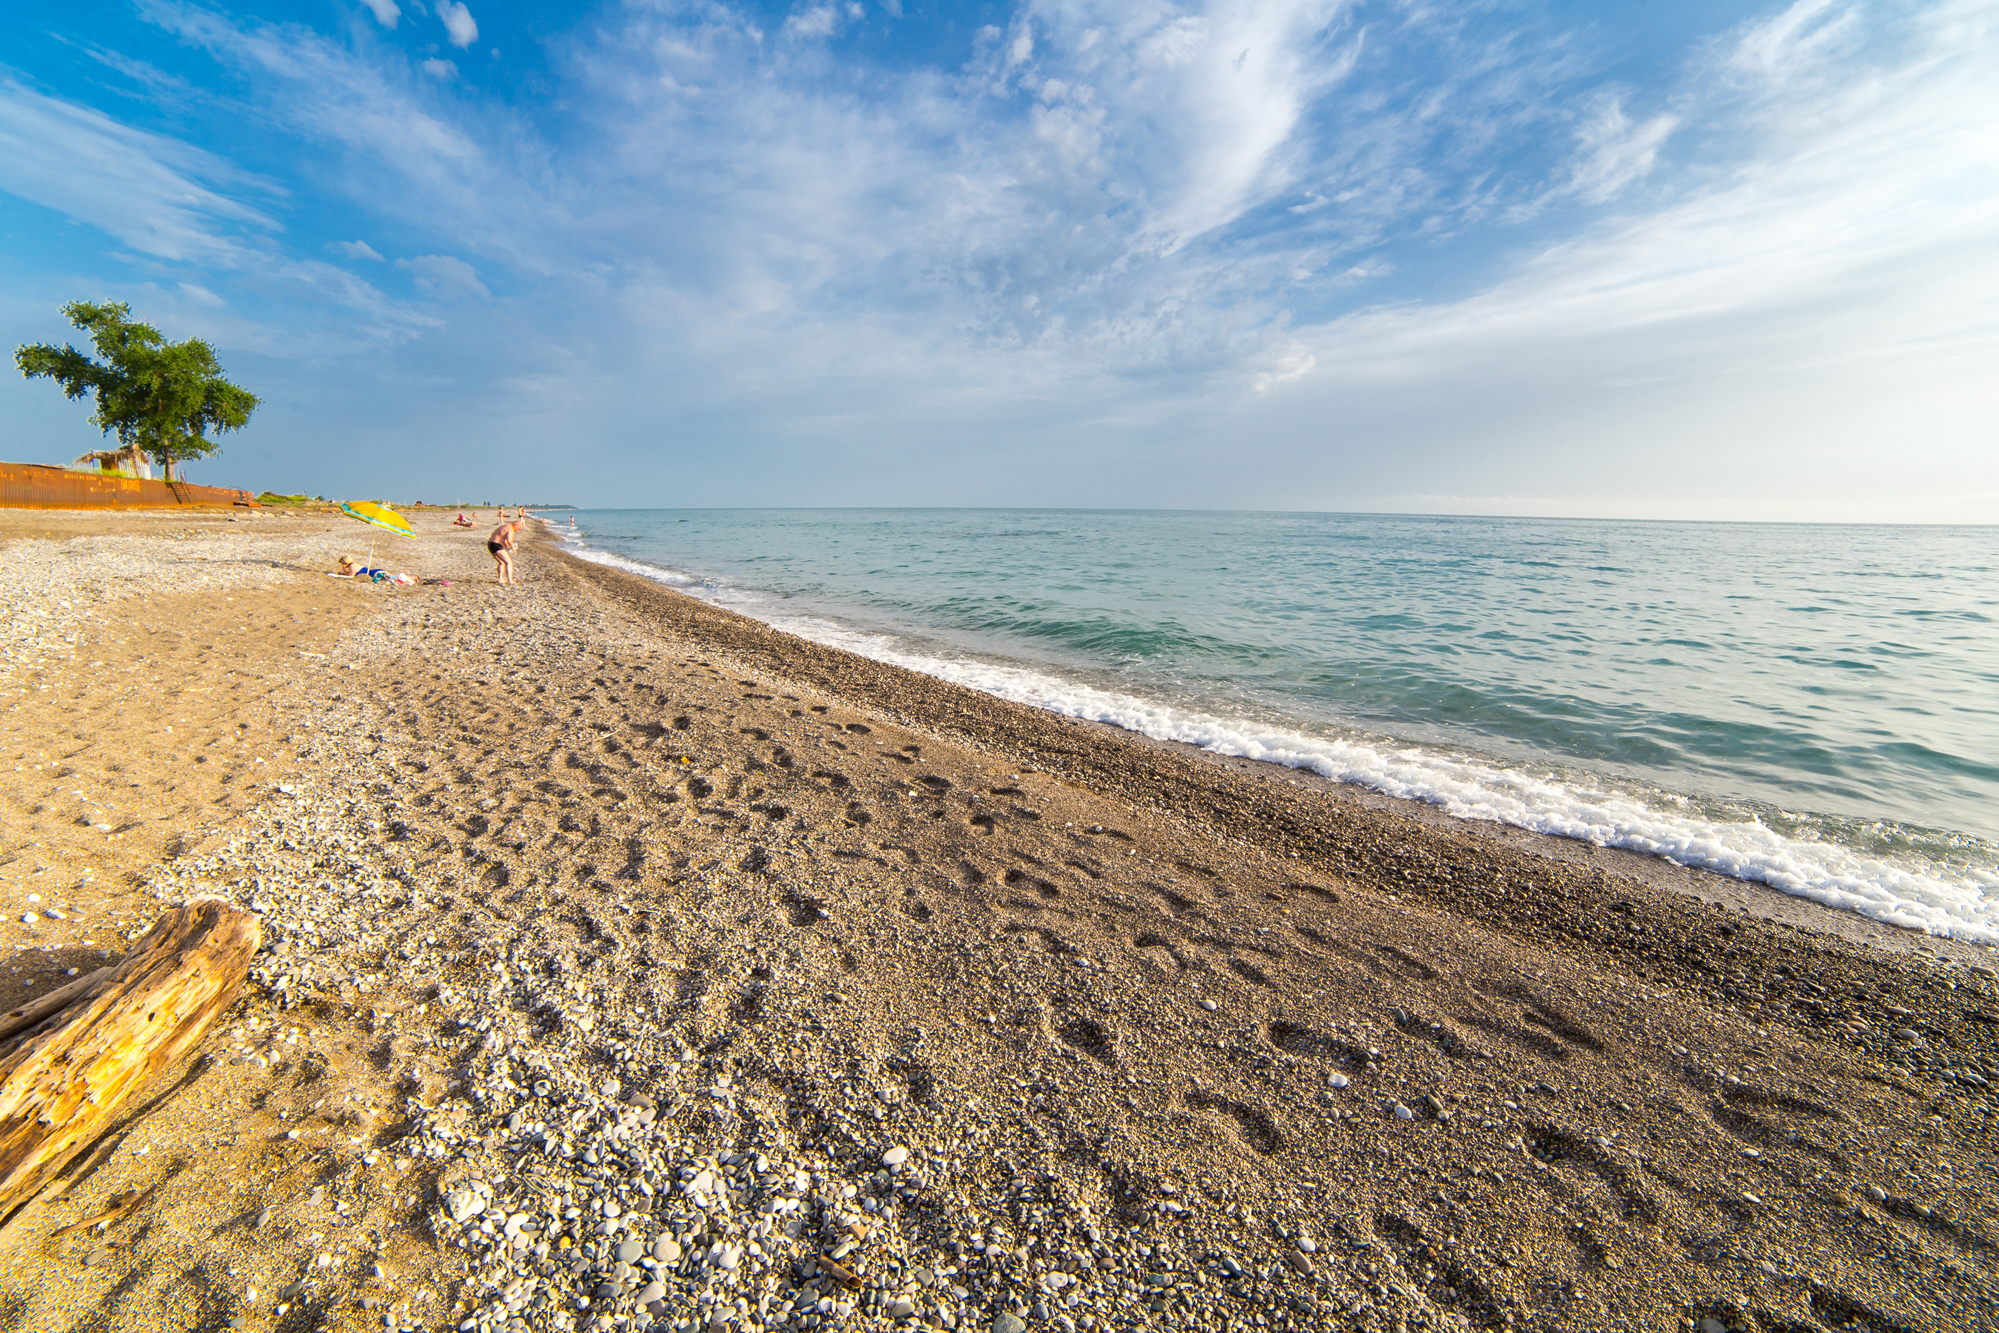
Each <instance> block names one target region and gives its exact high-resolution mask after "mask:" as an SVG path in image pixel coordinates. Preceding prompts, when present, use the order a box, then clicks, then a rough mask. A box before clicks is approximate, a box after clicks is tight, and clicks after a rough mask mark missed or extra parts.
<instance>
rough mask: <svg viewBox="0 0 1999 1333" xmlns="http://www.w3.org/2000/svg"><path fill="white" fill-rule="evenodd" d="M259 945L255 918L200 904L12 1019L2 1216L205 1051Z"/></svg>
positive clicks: (6, 1027) (2, 1024) (3, 1067)
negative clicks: (190, 1056) (178, 1065)
mask: <svg viewBox="0 0 1999 1333" xmlns="http://www.w3.org/2000/svg"><path fill="white" fill-rule="evenodd" d="M258 939H259V932H258V927H257V918H256V917H254V916H252V915H250V914H249V913H248V912H244V911H240V910H238V909H236V908H234V907H231V906H229V905H228V904H227V903H224V902H219V901H216V900H214V899H209V900H207V901H203V902H194V903H189V904H187V905H186V906H184V907H177V908H175V909H174V910H172V911H170V912H168V913H166V914H165V915H164V916H162V917H161V918H160V919H159V920H158V921H156V922H154V923H153V928H152V929H151V930H149V931H147V932H146V933H145V935H144V936H143V937H142V938H140V939H139V940H138V942H137V943H135V944H134V945H133V946H132V949H131V951H130V952H129V953H127V954H126V955H125V958H124V961H123V962H121V963H118V964H117V965H116V966H115V967H111V968H107V969H105V970H103V971H100V972H96V973H93V974H92V975H90V976H88V977H83V978H80V979H78V980H77V981H75V982H72V983H71V984H69V985H68V986H65V987H63V988H62V989H61V990H59V991H57V992H55V993H53V994H51V995H46V996H43V997H42V998H41V999H40V1000H38V1001H34V1002H31V1003H29V1004H26V1005H23V1006H21V1007H20V1008H19V1009H16V1010H14V1011H13V1012H11V1013H9V1014H7V1015H5V1016H4V1017H0V1212H5V1211H6V1210H8V1209H11V1208H13V1207H14V1205H16V1204H18V1203H21V1202H22V1201H24V1200H26V1199H28V1198H29V1197H31V1196H32V1195H33V1194H34V1193H35V1192H36V1191H38V1190H40V1189H41V1188H42V1187H43V1186H44V1185H46V1184H47V1183H48V1182H49V1181H50V1180H52V1179H53V1178H54V1177H55V1176H56V1175H58V1174H59V1173H60V1172H61V1171H62V1169H63V1167H64V1166H66V1165H67V1164H68V1163H69V1161H70V1159H71V1158H73V1157H74V1156H76V1154H77V1153H79V1152H81V1151H82V1150H84V1149H85V1148H88V1147H89V1146H90V1145H91V1144H92V1143H93V1142H95V1141H96V1140H97V1138H98V1137H99V1136H100V1135H101V1134H103V1133H104V1131H105V1130H106V1129H108V1128H109V1127H110V1126H111V1125H112V1123H113V1122H114V1121H115V1120H116V1118H117V1116H118V1113H119V1111H120V1110H121V1109H122V1108H123V1107H124V1106H125V1105H126V1103H127V1102H129V1101H130V1100H131V1099H132V1097H133V1095H134V1094H135V1093H137V1092H139V1091H140V1090H141V1089H143V1088H144V1087H145V1086H146V1085H147V1084H148V1083H150V1082H151V1081H152V1080H153V1079H154V1078H155V1077H156V1076H157V1075H158V1074H159V1073H160V1072H161V1071H162V1070H164V1069H165V1068H167V1067H168V1066H169V1065H171V1064H173V1063H174V1062H175V1061H177V1060H178V1059H180V1057H181V1056H182V1055H184V1054H186V1053H187V1052H188V1051H189V1050H191V1049H192V1048H193V1047H194V1045H195V1044H196V1043H197V1042H199V1041H200V1040H201V1037H202V1034H203V1033H205V1032H206V1031H207V1030H208V1025H209V1024H210V1023H212V1022H214V1021H215V1019H216V1017H217V1016H218V1015H220V1014H221V1013H222V1012H223V1011H225V1010H226V1009H228V1007H229V1006H230V1004H231V1003H233V1002H234V1001H235V998H236V993H237V992H238V991H239V990H240V989H241V988H242V985H243V978H244V975H245V974H246V973H247V972H248V971H249V967H250V959H251V957H252V956H253V955H254V954H255V953H256V952H257V943H258ZM58 997H61V1000H62V1004H61V1007H56V1003H55V1002H56V1001H57V999H58Z"/></svg>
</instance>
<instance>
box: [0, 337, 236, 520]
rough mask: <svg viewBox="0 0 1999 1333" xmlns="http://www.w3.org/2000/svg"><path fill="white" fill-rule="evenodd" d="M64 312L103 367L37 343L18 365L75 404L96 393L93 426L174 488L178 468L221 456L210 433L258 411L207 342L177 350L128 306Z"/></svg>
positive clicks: (21, 352)
mask: <svg viewBox="0 0 1999 1333" xmlns="http://www.w3.org/2000/svg"><path fill="white" fill-rule="evenodd" d="M62 312H63V314H65V315H67V316H69V321H70V323H72V324H74V325H76V327H78V328H79V329H83V330H85V331H86V332H88V333H89V334H90V340H91V342H92V343H93V344H95V346H96V348H97V355H98V356H99V357H101V358H102V359H101V360H92V359H91V358H90V357H88V356H86V355H85V354H83V353H82V352H79V351H77V350H76V349H75V348H74V347H69V346H63V347H57V346H55V345H54V344H52V343H36V344H34V345H33V346H29V347H22V348H18V349H17V350H16V351H15V353H14V363H15V364H16V365H18V366H20V368H21V373H22V374H23V375H26V376H27V377H28V378H29V379H35V378H37V377H39V376H43V375H46V376H48V377H49V378H50V379H52V380H54V381H56V383H58V384H60V385H62V389H63V393H64V394H66V395H67V396H69V397H71V398H81V397H83V396H84V395H86V394H89V393H95V394H96V395H97V411H96V412H95V413H93V414H92V415H91V418H90V421H91V424H92V425H94V426H96V427H98V428H99V429H101V430H102V431H104V433H105V434H107V435H109V434H112V433H114V432H115V433H116V434H117V436H118V442H119V443H120V444H123V445H125V446H127V447H136V448H137V449H138V450H139V451H140V452H141V453H142V454H144V455H145V456H147V457H149V458H155V459H158V460H159V462H160V463H161V464H162V466H164V467H165V468H166V474H167V480H168V481H172V480H173V475H174V463H175V461H176V460H179V459H186V458H203V457H206V456H207V455H209V454H212V453H214V452H215V450H216V448H217V447H218V442H217V441H215V440H212V439H210V438H209V434H210V432H214V433H215V434H218V435H219V434H221V433H222V432H223V431H231V430H240V429H242V427H243V424H244V423H245V422H247V421H248V420H249V419H250V413H252V412H254V411H256V409H257V406H258V403H259V401H260V400H259V399H258V397H257V395H256V394H254V393H251V392H250V391H249V390H248V389H244V388H242V387H240V386H238V385H235V384H231V383H230V382H229V381H228V380H225V379H223V378H222V367H221V366H220V365H219V364H218V363H217V362H216V360H215V349H214V348H212V347H210V346H209V345H208V344H207V343H205V342H203V341H202V340H201V339H199V338H189V339H188V340H187V341H186V342H177V343H170V342H168V341H167V340H166V339H165V338H164V337H162V336H161V335H160V331H159V330H158V329H156V328H154V327H153V326H152V325H150V324H141V323H140V322H139V321H137V320H135V319H132V318H131V317H130V316H131V313H132V308H131V307H130V306H128V305H126V304H125V303H124V302H122V301H112V302H108V303H106V304H103V305H96V304H93V303H91V302H88V301H72V302H70V303H69V304H68V305H66V306H64V307H63V308H62Z"/></svg>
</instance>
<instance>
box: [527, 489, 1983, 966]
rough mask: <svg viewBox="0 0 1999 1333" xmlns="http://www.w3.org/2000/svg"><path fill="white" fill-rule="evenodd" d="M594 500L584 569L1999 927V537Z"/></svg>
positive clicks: (1263, 746) (1734, 870) (1918, 531)
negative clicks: (631, 573) (621, 571)
mask: <svg viewBox="0 0 1999 1333" xmlns="http://www.w3.org/2000/svg"><path fill="white" fill-rule="evenodd" d="M564 517H565V518H566V517H567V516H566V515H565V516H564ZM576 520H577V525H578V526H577V536H578V550H579V552H580V553H581V554H584V555H587V556H590V557H592V558H595V559H600V560H605V561H609V562H613V563H618V564H623V565H627V566H628V567H631V568H635V569H638V570H640V571H641V572H644V573H647V574H649V575H650V576H652V577H655V578H659V579H661V580H663V581H665V582H668V583H670V584H673V585H674V586H676V587H680V588H682V589H683V590H685V591H688V592H691V593H693V594H695V595H697V596H701V597H705V598H708V599H710V600H713V601H715V602H718V603H721V604H723V605H726V606H729V607H732V608H734V609H736V610H739V611H742V612H745V613H746V614H749V615H751V616H755V617H757V618H758V619H761V620H765V621H768V622H770V623H772V624H776V625H779V626H781V627H782V628H785V629H788V630H790V631H792V632H794V633H799V634H802V635H805V636H806V637H809V638H812V639H816V640H820V641H823V642H828V643H833V644H837V645H839V646H841V647H845V648H849V649H852V650H854V651H856V652H860V653H864V654H866V655H868V656H870V657H875V658H880V659H884V660H889V661H894V662H898V663H901V664H902V665H906V666H910V667H913V668H915V669H917V670H920V671H926V672H929V673H931V674H934V675H938V676H943V677H946V678H948V679H951V680H955V681H958V682H960V683H962V684H965V685H968V686H971V687H973V688H976V689H983V690H987V691H989V692H991V693H994V694H999V695H1002V696H1004V697H1007V698H1010V699H1015V700H1018V701H1021V702H1025V703H1030V704H1034V705H1036V706H1039V707H1044V708H1049V709H1052V710H1054V711H1058V712H1062V713H1066V714H1069V715H1072V716H1077V717H1088V718H1095V719H1099V720H1102V721H1107V722H1114V723H1117V724H1119V725H1122V726H1127V727H1132V728H1135V729H1137V730H1141V731H1144V732H1146V733H1148V734H1150V735H1154V736H1158V737H1162V738H1169V739H1177V740H1183V741H1190V742H1193V743H1196V744H1201V745H1207V746H1210V747H1211V748H1214V749H1216V750H1219V751H1223V752H1226V753H1230V754H1240V755H1248V756H1251V757H1255V758H1262V759H1268V760H1271V761H1273V762H1277V763H1283V764H1290V765H1294V766H1298V767H1307V768H1311V769H1314V770H1315V771H1317V772H1320V773H1322V774H1324V775H1326V776H1329V777H1334V778H1338V779H1342V780H1345V781H1350V782H1357V783H1362V784H1364V785H1367V786H1370V787H1374V788H1377V789H1379V790H1382V791H1385V792H1389V793H1392V794H1395V795H1400V796H1407V797H1412V798H1416V799H1421V800H1426V801H1430V802H1432V803H1435V804H1437V805H1440V806H1442V807H1444V808H1445V809H1448V810H1451V811H1453V812H1454V813H1458V814H1462V815H1467V816H1471V817H1482V818H1490V819H1498V820H1503V821H1505V822H1507V823H1512V824H1517V825H1519V826H1521V827H1524V828H1531V829H1537V830H1541V831H1545V832H1550V833H1559V834H1566V835H1569V836H1573V837H1580V838H1588V839H1591V840H1593V841H1596V842H1600V843H1607V844H1612V845H1617V846H1624V847H1630V848H1635V849H1639V850H1645V851H1651V852H1657V853H1659V854H1662V855H1666V856H1669V857H1672V858H1673V859H1675V860H1678V861H1681V862H1683V863H1686V864H1690V865H1699V866H1705V867H1709V868H1712V869H1715V870H1719V871H1722V872H1724V873H1728V874H1734V875H1738V876H1741V877H1743V878H1747V879H1755V880H1760V881H1763V882H1766V883H1769V884H1771V885H1773V886H1775V887H1778V888H1781V889H1784V890H1786V891H1788V892H1792V893H1797V894H1800V895H1802V896H1806V897H1811V898H1815V899H1817V900H1819V901H1822V902H1826V903H1830V904H1833V905H1837V906H1842V907H1847V908H1851V909H1853V910H1855V911H1859V912H1863V913H1865V914H1867V915H1869V916H1873V917H1876V918H1878V919H1881V920H1885V921H1892V922H1896V923H1899V924H1903V925H1908V926H1913V927H1918V928H1921V929H1925V930H1929V931H1931V932H1933V933H1937V934H1948V935H1954V936H1957V937H1959V938H1963V939H1967V940H1976V941H1981V942H1986V943H1995V942H1999V528H1991V527H1974V528H1907V527H1838V526H1823V527H1819V526H1796V525H1776V524H1772V525H1747V524H1694V523H1686V524H1679V523H1608V522H1598V521H1588V522H1582V521H1547V520H1530V519H1479V518H1430V517H1381V516H1372V515H1340V514H1268V513H1254V514H1250V513H1198V512H1145V511H1136V512H1134V511H1085V510H1043V511H1030V510H845V509H843V510H816V511H815V510H734V511H718V510H689V511H680V512H676V511H662V510H645V511H634V510H624V511H586V512H583V513H579V514H577V515H576Z"/></svg>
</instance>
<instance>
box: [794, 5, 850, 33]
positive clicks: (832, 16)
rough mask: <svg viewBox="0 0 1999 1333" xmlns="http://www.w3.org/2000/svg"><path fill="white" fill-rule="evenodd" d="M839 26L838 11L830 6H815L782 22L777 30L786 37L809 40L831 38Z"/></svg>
mask: <svg viewBox="0 0 1999 1333" xmlns="http://www.w3.org/2000/svg"><path fill="white" fill-rule="evenodd" d="M839 26H840V11H839V10H837V9H835V8H833V6H831V5H815V6H813V7H812V8H811V9H802V10H800V11H798V12H797V13H796V14H793V15H792V16H791V17H790V18H788V19H786V20H785V21H784V27H783V28H781V29H779V31H780V33H782V35H784V36H786V37H795V38H799V39H803V40H810V39H811V38H814V37H831V36H832V35H833V33H834V31H835V30H836V29H838V28H839Z"/></svg>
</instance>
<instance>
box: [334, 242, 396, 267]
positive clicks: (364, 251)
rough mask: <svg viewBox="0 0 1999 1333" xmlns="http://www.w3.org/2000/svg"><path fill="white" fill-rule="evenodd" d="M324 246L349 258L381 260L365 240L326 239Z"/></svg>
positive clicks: (378, 261) (377, 261)
mask: <svg viewBox="0 0 1999 1333" xmlns="http://www.w3.org/2000/svg"><path fill="white" fill-rule="evenodd" d="M326 248H327V249H329V250H331V251H332V252H333V253H334V254H336V255H346V256H347V257H348V258H349V259H367V260H372V261H373V262H375V263H377V264H379V263H381V262H382V256H381V255H380V254H379V253H378V252H377V251H376V250H375V247H374V246H372V245H370V244H368V243H367V242H366V241H328V242H327V243H326Z"/></svg>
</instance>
